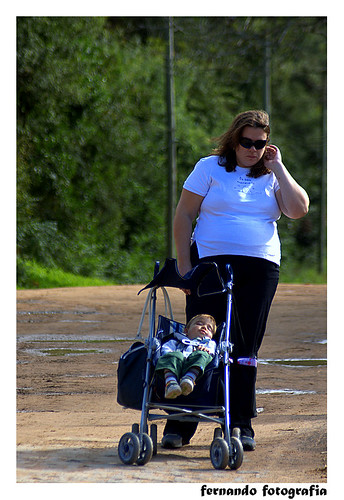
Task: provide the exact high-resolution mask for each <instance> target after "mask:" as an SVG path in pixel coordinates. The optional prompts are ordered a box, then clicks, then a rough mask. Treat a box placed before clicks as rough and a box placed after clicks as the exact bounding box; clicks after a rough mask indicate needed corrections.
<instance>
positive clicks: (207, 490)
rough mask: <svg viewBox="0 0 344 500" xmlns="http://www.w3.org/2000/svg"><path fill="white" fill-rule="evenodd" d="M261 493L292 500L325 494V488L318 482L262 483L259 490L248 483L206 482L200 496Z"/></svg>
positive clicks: (264, 495) (266, 495) (253, 494)
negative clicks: (296, 484) (221, 484)
mask: <svg viewBox="0 0 344 500" xmlns="http://www.w3.org/2000/svg"><path fill="white" fill-rule="evenodd" d="M257 493H261V494H262V495H263V497H272V496H281V497H285V498H288V499H290V500H292V499H293V498H295V497H300V496H302V497H307V496H308V497H313V496H324V495H327V490H326V488H324V487H320V486H319V485H318V484H310V485H309V486H300V487H287V486H270V485H268V484H264V485H263V486H262V487H261V491H259V489H257V488H251V487H250V486H249V485H248V484H247V485H246V486H244V487H236V488H214V487H209V486H207V485H206V484H203V486H201V496H202V497H204V496H211V495H215V496H255V495H257Z"/></svg>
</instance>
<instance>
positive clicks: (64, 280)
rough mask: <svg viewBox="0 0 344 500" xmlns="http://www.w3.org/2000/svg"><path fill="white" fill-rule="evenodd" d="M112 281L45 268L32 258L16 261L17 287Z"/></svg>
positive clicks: (99, 283) (56, 286) (91, 284)
mask: <svg viewBox="0 0 344 500" xmlns="http://www.w3.org/2000/svg"><path fill="white" fill-rule="evenodd" d="M114 284H116V283H113V282H112V281H107V280H103V279H99V278H89V277H85V276H78V275H75V274H72V273H67V272H65V271H62V269H58V268H46V267H44V266H41V265H40V264H37V262H35V261H33V260H25V261H24V260H20V261H18V269H17V289H18V290H20V289H30V288H60V287H76V286H105V285H114Z"/></svg>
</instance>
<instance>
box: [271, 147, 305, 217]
mask: <svg viewBox="0 0 344 500" xmlns="http://www.w3.org/2000/svg"><path fill="white" fill-rule="evenodd" d="M264 165H265V166H266V168H268V169H269V170H271V171H272V172H273V173H274V174H275V176H276V179H277V180H278V183H279V189H278V190H277V191H276V199H277V203H278V205H279V208H280V210H281V212H282V213H283V214H284V215H286V216H287V217H289V218H291V219H300V218H301V217H303V216H304V215H306V214H307V212H308V208H309V198H308V195H307V193H306V191H305V190H304V189H303V188H302V187H301V186H300V185H299V184H298V183H297V182H296V181H295V179H294V178H293V177H292V176H291V174H290V173H289V172H288V170H287V169H286V167H285V166H284V164H283V162H282V155H281V152H280V150H279V149H278V147H277V146H274V145H272V144H271V145H269V146H267V147H266V150H265V153H264Z"/></svg>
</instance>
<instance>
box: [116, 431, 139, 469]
mask: <svg viewBox="0 0 344 500" xmlns="http://www.w3.org/2000/svg"><path fill="white" fill-rule="evenodd" d="M139 454H140V440H139V437H138V436H137V435H136V434H134V433H133V432H126V433H125V434H123V436H122V437H121V439H120V440H119V443H118V456H119V458H120V459H121V461H122V462H123V463H124V464H126V465H131V464H134V463H135V462H136V461H137V459H138V458H139Z"/></svg>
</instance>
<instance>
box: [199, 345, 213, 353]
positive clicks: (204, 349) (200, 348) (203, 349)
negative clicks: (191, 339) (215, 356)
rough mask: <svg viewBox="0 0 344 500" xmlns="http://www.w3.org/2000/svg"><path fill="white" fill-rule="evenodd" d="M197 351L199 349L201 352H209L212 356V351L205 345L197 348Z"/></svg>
mask: <svg viewBox="0 0 344 500" xmlns="http://www.w3.org/2000/svg"><path fill="white" fill-rule="evenodd" d="M197 349H198V350H199V351H205V352H207V353H208V354H210V349H208V348H207V347H205V346H204V345H199V346H197Z"/></svg>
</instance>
